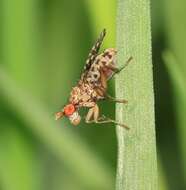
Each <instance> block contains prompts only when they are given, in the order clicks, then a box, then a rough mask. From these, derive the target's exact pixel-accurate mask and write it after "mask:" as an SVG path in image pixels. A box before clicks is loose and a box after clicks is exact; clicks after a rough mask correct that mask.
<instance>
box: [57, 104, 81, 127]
mask: <svg viewBox="0 0 186 190" xmlns="http://www.w3.org/2000/svg"><path fill="white" fill-rule="evenodd" d="M63 116H65V117H68V118H69V120H70V122H71V123H72V124H73V125H78V124H79V123H80V121H81V116H80V115H79V113H78V110H77V109H76V107H75V106H74V105H73V104H67V105H66V106H65V107H64V108H63V110H62V111H59V112H57V113H56V114H55V118H56V120H58V119H60V118H62V117H63Z"/></svg>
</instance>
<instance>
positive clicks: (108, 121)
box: [96, 116, 129, 129]
mask: <svg viewBox="0 0 186 190" xmlns="http://www.w3.org/2000/svg"><path fill="white" fill-rule="evenodd" d="M96 123H100V124H101V123H114V124H116V125H119V126H121V127H124V128H126V129H129V127H128V126H126V125H124V124H122V123H119V122H117V121H115V120H113V119H110V118H106V117H105V116H103V117H101V118H99V120H98V121H97V122H96Z"/></svg>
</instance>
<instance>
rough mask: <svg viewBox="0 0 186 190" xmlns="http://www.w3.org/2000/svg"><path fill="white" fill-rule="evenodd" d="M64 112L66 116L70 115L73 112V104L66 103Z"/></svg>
mask: <svg viewBox="0 0 186 190" xmlns="http://www.w3.org/2000/svg"><path fill="white" fill-rule="evenodd" d="M64 112H65V115H66V116H70V115H72V114H73V113H74V112H75V107H74V105H73V104H68V105H66V106H65V108H64Z"/></svg>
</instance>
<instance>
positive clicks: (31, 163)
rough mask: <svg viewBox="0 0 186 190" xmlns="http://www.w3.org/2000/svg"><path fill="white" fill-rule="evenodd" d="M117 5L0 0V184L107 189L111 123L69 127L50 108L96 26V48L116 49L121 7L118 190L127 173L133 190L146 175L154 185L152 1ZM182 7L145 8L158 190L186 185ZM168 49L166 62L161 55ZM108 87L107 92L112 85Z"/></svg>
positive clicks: (57, 103) (112, 164) (65, 89)
mask: <svg viewBox="0 0 186 190" xmlns="http://www.w3.org/2000/svg"><path fill="white" fill-rule="evenodd" d="M118 2H119V4H117V3H118ZM118 2H117V1H115V0H108V1H105V0H93V1H90V0H79V1H69V0H53V1H41V0H27V1H25V0H2V1H0V131H1V132H0V189H2V190H25V189H28V190H32V189H34V190H43V189H44V190H49V189H50V190H51V189H52V190H59V189H60V190H61V189H68V190H85V189H86V190H95V189H96V190H99V189H101V190H103V189H105V190H111V189H114V184H115V182H114V180H115V174H116V161H117V146H116V145H117V142H116V135H115V126H114V125H103V126H101V125H100V126H99V125H86V124H83V122H82V123H81V125H80V126H78V127H75V128H74V127H72V126H71V125H70V124H69V122H68V121H67V120H65V119H63V120H61V121H59V122H56V121H54V112H55V111H58V110H59V109H60V108H61V106H63V105H64V104H65V103H66V102H67V99H68V96H69V92H70V90H71V87H72V86H74V85H75V84H76V82H77V80H78V79H79V76H80V73H81V71H82V68H83V65H84V63H85V60H86V57H87V54H88V52H89V50H90V48H91V46H92V44H93V43H94V41H95V39H96V37H97V35H98V34H99V32H100V31H101V30H102V29H103V28H106V29H107V36H106V38H105V41H104V44H103V47H102V49H103V48H107V47H115V41H116V40H115V37H116V17H117V16H116V12H117V7H118V6H119V7H120V8H121V9H119V12H118V13H119V14H118V20H117V23H118V24H117V25H118V27H117V49H118V54H119V55H118V58H119V62H118V65H119V66H121V65H123V64H124V62H125V61H126V60H127V59H128V58H129V56H133V62H131V64H130V65H129V66H128V67H127V68H126V69H125V70H124V71H122V73H121V74H120V75H118V77H116V82H117V84H116V87H117V92H116V95H117V96H118V97H123V98H125V99H127V100H128V101H129V103H128V105H127V106H126V107H125V106H124V107H122V106H121V105H117V112H116V117H117V119H118V120H120V121H122V122H123V123H125V124H126V125H128V126H129V127H130V130H129V131H125V130H122V129H121V128H118V129H117V134H118V137H119V153H120V154H119V158H118V159H119V160H120V162H121V163H120V164H121V165H122V164H123V166H124V169H125V170H123V169H122V168H121V167H119V170H118V172H120V173H121V175H120V176H118V177H117V188H119V187H122V185H123V184H125V182H126V181H125V180H124V179H125V178H126V179H127V180H128V183H127V185H128V186H126V188H128V187H129V186H132V189H134V190H135V189H137V188H138V187H139V188H138V189H140V188H142V187H144V188H143V189H145V187H146V186H145V185H147V184H148V183H149V184H150V182H149V181H150V180H151V182H152V183H154V184H155V181H156V180H155V178H156V161H155V145H154V141H155V136H154V108H153V106H154V105H153V89H152V71H151V70H152V66H151V55H150V52H151V50H150V48H151V45H150V38H151V34H150V24H149V22H150V15H149V1H147V0H139V1H134V0H130V1H129V0H125V1H121V0H120V1H118ZM123 3H124V4H123ZM185 5H186V3H185V1H184V0H180V1H173V0H172V1H169V0H163V1H161V0H153V1H152V5H151V10H152V34H153V35H152V36H153V38H152V42H153V43H152V44H153V46H152V53H153V67H154V75H155V77H154V78H155V82H154V84H155V92H156V93H155V95H156V96H155V97H156V103H155V105H156V127H157V130H156V131H157V145H158V160H159V163H160V164H159V165H160V166H159V187H160V188H159V189H161V190H165V189H166V190H167V189H170V190H174V189H176V190H177V189H181V190H182V189H185V187H186V186H185V185H184V181H185V180H184V179H185V177H183V176H184V175H183V173H182V172H183V171H182V170H184V171H186V169H185V163H186V161H185V160H186V156H185V148H184V147H185V143H186V142H185V139H186V138H185V123H186V121H185V117H184V113H185V97H186V95H185V90H184V89H185V88H184V83H185V77H184V76H185V68H186V67H185V61H186V60H185V48H186V47H185V25H184V20H183V18H185ZM178 13H179V14H178ZM165 42H166V43H165ZM165 46H166V47H165ZM165 49H166V50H167V49H168V50H169V51H166V52H165V53H164V60H165V62H166V66H167V67H166V68H164V67H163V63H162V62H161V60H160V58H161V57H162V52H164V50H165ZM170 52H171V53H170ZM167 71H168V72H167ZM169 76H170V77H169ZM169 79H170V82H171V84H172V86H169ZM110 87H111V88H110V89H111V93H112V91H113V89H114V85H113V84H112V82H111V85H110ZM171 105H174V106H173V107H171ZM118 110H119V113H118ZM120 111H121V112H120ZM101 112H102V113H104V114H106V115H108V116H110V117H112V118H114V112H115V106H114V104H112V103H108V102H106V101H105V102H103V104H101ZM118 114H119V115H118ZM174 118H176V119H174ZM176 130H177V131H176ZM176 132H177V133H176ZM123 140H124V141H123ZM133 142H134V143H133ZM145 142H147V143H145ZM122 143H124V144H122ZM123 146H124V147H125V149H124V150H123ZM122 151H123V152H124V153H125V155H123V153H122ZM135 153H136V154H135ZM124 161H125V162H124ZM121 165H120V166H121ZM126 166H127V167H126ZM183 166H184V167H183ZM150 167H151V169H150ZM153 171H154V172H153ZM139 173H140V174H141V173H142V175H141V176H140V177H138V176H139V175H138V174H139ZM152 173H153V176H154V179H152ZM147 174H149V175H148V176H147V177H146V175H147ZM143 177H144V178H143ZM137 179H139V183H138V181H137ZM119 180H120V182H121V183H120V182H119ZM143 180H144V181H145V182H144V183H143V185H144V186H142V185H141V184H142V182H143ZM136 181H137V182H136ZM133 182H135V183H133ZM132 183H133V184H132ZM118 184H121V186H120V185H118ZM138 184H140V186H137V185H138ZM133 185H136V186H135V187H134V186H133ZM155 186H156V185H154V187H155ZM124 189H125V188H124ZM146 189H149V188H146Z"/></svg>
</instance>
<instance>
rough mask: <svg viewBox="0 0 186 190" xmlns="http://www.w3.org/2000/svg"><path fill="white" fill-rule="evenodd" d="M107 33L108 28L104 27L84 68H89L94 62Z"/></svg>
mask: <svg viewBox="0 0 186 190" xmlns="http://www.w3.org/2000/svg"><path fill="white" fill-rule="evenodd" d="M105 35H106V29H103V31H102V32H101V33H100V35H99V38H98V39H97V41H96V43H95V44H94V45H93V47H92V49H91V51H90V53H89V55H88V58H87V60H86V64H85V67H84V70H88V69H89V68H90V66H91V64H92V63H93V62H94V60H95V58H96V56H97V54H98V52H99V49H100V46H101V44H102V42H103V39H104V37H105Z"/></svg>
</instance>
